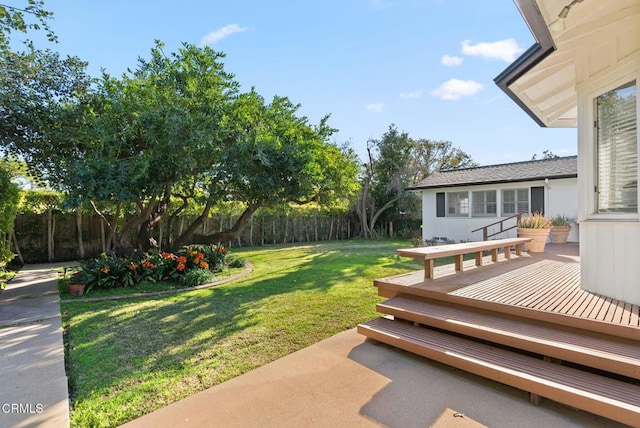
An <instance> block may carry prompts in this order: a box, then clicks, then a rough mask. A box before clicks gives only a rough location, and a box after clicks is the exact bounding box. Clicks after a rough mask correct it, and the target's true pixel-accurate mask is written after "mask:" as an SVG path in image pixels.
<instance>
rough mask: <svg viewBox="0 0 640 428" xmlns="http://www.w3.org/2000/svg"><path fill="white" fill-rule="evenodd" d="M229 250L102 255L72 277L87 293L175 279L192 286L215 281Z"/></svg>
mask: <svg viewBox="0 0 640 428" xmlns="http://www.w3.org/2000/svg"><path fill="white" fill-rule="evenodd" d="M228 253H229V252H228V250H227V249H226V248H224V247H222V246H216V245H190V246H187V247H185V248H183V249H181V250H180V251H177V252H175V253H169V252H159V251H151V252H149V253H148V254H145V255H142V256H141V255H137V254H134V255H132V256H130V257H118V256H116V255H113V254H101V255H100V256H98V257H96V258H94V259H92V260H89V261H88V262H86V263H84V264H83V266H82V269H81V270H80V271H79V272H77V273H76V274H74V276H75V278H72V279H73V281H75V282H81V283H83V284H86V292H89V291H91V290H92V289H94V288H96V289H113V288H122V287H127V288H130V287H135V286H137V285H139V284H141V283H143V282H146V283H155V282H176V283H180V284H182V285H185V286H188V287H193V286H196V285H200V284H204V283H206V282H209V281H212V280H213V275H214V272H219V271H220V270H222V268H223V267H225V266H227V265H228V264H229V260H227V256H228ZM233 263H235V264H237V263H242V262H241V261H240V262H238V261H233Z"/></svg>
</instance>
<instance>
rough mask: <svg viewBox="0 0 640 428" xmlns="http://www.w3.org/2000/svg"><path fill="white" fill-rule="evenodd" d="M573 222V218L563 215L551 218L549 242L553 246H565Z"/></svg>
mask: <svg viewBox="0 0 640 428" xmlns="http://www.w3.org/2000/svg"><path fill="white" fill-rule="evenodd" d="M573 221H574V220H573V218H571V217H567V216H565V215H563V214H560V215H558V216H555V217H553V220H552V221H551V232H550V234H549V236H550V237H551V242H552V243H554V244H565V243H566V242H567V238H568V237H569V232H570V231H571V223H573Z"/></svg>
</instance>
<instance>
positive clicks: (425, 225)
mask: <svg viewBox="0 0 640 428" xmlns="http://www.w3.org/2000/svg"><path fill="white" fill-rule="evenodd" d="M577 167H578V164H577V158H576V156H569V157H561V158H552V159H544V160H534V161H528V162H516V163H508V164H501V165H489V166H482V167H478V168H465V169H457V170H447V171H440V172H436V173H434V174H432V175H430V176H429V177H427V178H426V179H425V180H423V181H421V182H420V183H418V184H416V186H414V187H412V188H411V190H416V191H420V193H421V194H422V239H423V240H432V239H434V238H441V239H442V238H446V239H448V240H453V241H466V240H471V241H480V240H482V239H483V231H481V230H478V229H480V228H483V227H484V226H488V225H490V224H493V223H499V222H500V221H501V220H505V219H510V221H504V222H503V223H502V225H500V224H495V225H494V226H491V227H489V228H488V232H489V234H494V233H498V232H500V230H505V229H507V228H511V227H513V226H515V221H516V219H515V218H513V216H514V215H515V214H518V213H530V212H536V211H538V212H542V213H544V214H545V215H547V216H552V217H553V216H556V215H564V216H566V217H572V218H576V217H577V211H578V200H577V194H578V191H577V182H578V181H577V176H578V169H577ZM501 227H502V229H501ZM577 229H578V228H577V225H576V224H574V225H573V228H572V231H571V234H570V236H569V240H570V241H577V240H578V230H577ZM515 236H516V230H515V229H510V230H506V231H504V232H502V233H499V234H497V235H495V238H507V237H515Z"/></svg>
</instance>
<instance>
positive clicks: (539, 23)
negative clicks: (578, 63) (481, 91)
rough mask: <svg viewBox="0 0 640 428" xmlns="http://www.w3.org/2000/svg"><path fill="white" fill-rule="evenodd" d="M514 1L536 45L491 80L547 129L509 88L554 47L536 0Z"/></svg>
mask: <svg viewBox="0 0 640 428" xmlns="http://www.w3.org/2000/svg"><path fill="white" fill-rule="evenodd" d="M514 1H515V3H516V5H517V6H518V9H519V10H520V13H521V15H522V17H523V18H524V20H525V22H526V23H527V24H528V26H529V30H530V31H531V34H532V35H533V37H534V38H535V39H536V43H534V44H533V45H532V46H531V47H530V48H529V49H527V50H526V51H525V52H524V53H523V54H522V55H520V57H518V59H516V60H515V61H514V62H513V63H511V65H509V66H508V67H507V68H506V69H505V70H504V71H503V72H502V73H500V74H499V75H498V76H497V77H496V78H495V79H493V81H494V82H495V84H496V85H497V86H498V87H499V88H500V89H502V91H503V92H504V93H505V94H507V96H508V97H509V98H511V99H512V100H513V101H514V102H515V103H516V104H517V105H518V106H520V108H522V109H523V110H524V111H525V112H526V113H527V114H528V115H529V116H531V118H532V119H533V120H534V121H535V122H536V123H537V124H538V125H540V126H542V127H547V124H546V123H545V122H544V120H543V118H541V117H539V116H538V115H537V114H536V113H535V112H534V111H533V110H531V109H530V108H529V106H527V105H526V104H525V103H524V102H523V101H522V100H521V99H520V97H518V95H517V94H516V93H514V92H513V91H512V90H511V89H510V88H509V86H510V85H511V84H512V83H514V82H515V81H516V80H518V79H519V78H520V77H522V75H524V74H525V73H527V72H528V71H529V70H531V69H532V68H533V67H535V66H536V65H538V64H539V63H540V62H541V61H542V60H544V59H545V58H546V57H547V56H549V55H550V54H551V53H552V52H553V51H555V50H556V46H555V43H554V42H553V37H552V36H551V33H550V32H549V28H548V27H547V24H546V22H545V21H544V18H543V17H542V14H541V13H540V9H539V8H538V4H537V3H536V0H514Z"/></svg>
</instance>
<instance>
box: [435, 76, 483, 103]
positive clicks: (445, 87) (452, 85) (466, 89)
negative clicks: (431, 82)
mask: <svg viewBox="0 0 640 428" xmlns="http://www.w3.org/2000/svg"><path fill="white" fill-rule="evenodd" d="M481 89H482V83H478V82H475V81H473V80H459V79H450V80H448V81H446V82H444V83H443V84H442V85H440V86H438V88H437V89H434V90H433V91H431V92H429V93H430V94H431V95H433V96H434V97H438V98H440V99H442V100H459V99H460V98H462V97H468V96H471V95H475V94H476V93H478V91H480V90H481Z"/></svg>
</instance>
